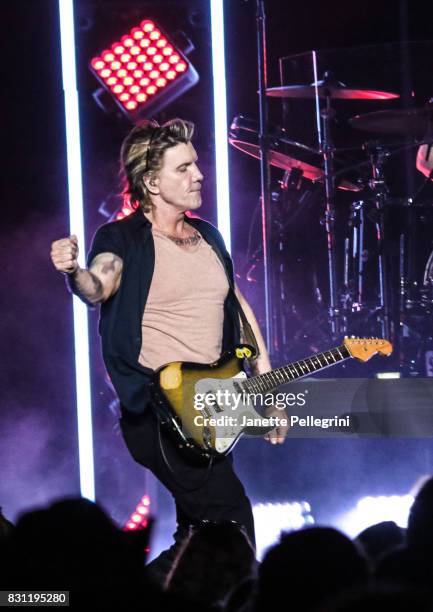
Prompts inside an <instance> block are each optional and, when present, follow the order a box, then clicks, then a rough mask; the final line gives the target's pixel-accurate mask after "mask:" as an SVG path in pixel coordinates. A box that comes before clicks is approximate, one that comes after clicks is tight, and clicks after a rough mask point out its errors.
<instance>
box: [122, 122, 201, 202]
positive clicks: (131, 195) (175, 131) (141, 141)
mask: <svg viewBox="0 0 433 612" xmlns="http://www.w3.org/2000/svg"><path fill="white" fill-rule="evenodd" d="M193 133H194V124H193V123H191V122H190V121H185V120H183V119H171V120H170V121H166V122H165V123H164V124H163V125H161V126H160V125H158V123H157V122H156V121H143V122H142V123H140V124H139V125H136V126H135V127H134V128H133V129H132V130H131V131H130V132H129V134H128V136H127V137H126V138H125V140H124V141H123V143H122V148H121V151H120V163H121V174H122V177H123V183H124V188H123V192H122V195H123V197H124V199H125V200H126V201H129V203H130V204H131V206H132V207H133V208H138V207H141V209H142V211H143V212H149V211H150V210H151V208H152V206H153V204H152V200H151V198H150V194H149V192H148V190H147V188H146V185H145V184H144V181H143V178H144V176H145V175H146V174H151V173H155V172H158V171H159V170H160V169H161V168H162V158H163V155H164V153H165V151H166V150H167V149H169V148H170V147H175V146H176V145H178V144H180V143H185V144H187V143H188V142H189V141H190V140H191V138H192V136H193Z"/></svg>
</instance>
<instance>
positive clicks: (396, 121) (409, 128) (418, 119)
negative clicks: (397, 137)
mask: <svg viewBox="0 0 433 612" xmlns="http://www.w3.org/2000/svg"><path fill="white" fill-rule="evenodd" d="M349 124H350V125H351V126H352V127H353V128H355V129H357V130H364V131H366V132H378V133H379V134H404V135H406V136H413V137H414V138H422V137H423V136H425V135H426V133H427V132H428V131H429V130H430V129H431V128H433V108H411V109H399V110H384V111H377V112H374V113H366V114H364V115H356V116H355V117H352V119H349Z"/></svg>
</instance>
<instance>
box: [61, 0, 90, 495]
mask: <svg viewBox="0 0 433 612" xmlns="http://www.w3.org/2000/svg"><path fill="white" fill-rule="evenodd" d="M59 14H60V39H61V55H62V78H63V91H64V100H65V123H66V148H67V163H68V192H69V227H70V233H74V234H76V235H77V238H78V244H79V245H80V247H81V252H82V254H81V256H80V259H81V258H82V257H83V252H84V248H85V235H84V213H83V192H82V177H81V148H80V117H79V110H78V91H77V78H76V67H75V35H74V7H73V0H59ZM81 264H82V262H80V265H81ZM82 267H84V265H83V266H82ZM73 312H74V346H75V379H76V390H77V421H78V453H79V469H80V489H81V495H82V496H83V497H86V498H87V499H90V500H92V501H94V500H95V477H94V465H93V431H92V402H91V392H90V368H89V335H88V318H87V307H86V306H85V305H84V304H83V303H82V302H81V301H80V300H79V299H78V298H77V297H76V296H74V298H73Z"/></svg>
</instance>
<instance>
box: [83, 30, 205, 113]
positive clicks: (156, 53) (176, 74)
mask: <svg viewBox="0 0 433 612" xmlns="http://www.w3.org/2000/svg"><path fill="white" fill-rule="evenodd" d="M90 68H91V70H92V72H93V73H94V74H95V76H96V77H97V78H98V80H99V81H100V82H101V83H102V85H103V86H104V87H106V88H107V89H108V90H109V91H110V93H111V94H112V95H113V96H114V98H115V100H116V102H117V104H118V105H119V106H120V108H121V109H122V110H123V111H124V112H125V113H127V114H128V115H130V116H131V118H132V119H135V118H137V119H138V118H139V116H140V114H141V113H142V111H143V110H144V109H145V110H146V114H149V113H150V112H156V110H157V109H158V110H159V109H160V108H162V107H163V106H166V105H167V104H168V103H170V102H171V101H172V100H173V99H174V98H176V97H178V96H179V95H180V94H181V93H183V92H184V91H185V90H186V89H189V88H190V87H192V86H193V85H194V84H195V83H196V82H197V81H198V74H197V72H196V71H195V69H194V67H193V66H192V64H191V63H190V62H189V61H188V60H187V59H186V57H185V56H184V55H183V54H182V52H181V51H180V50H179V49H177V48H176V47H175V45H174V44H173V43H172V42H171V41H170V40H169V39H168V37H167V36H166V35H165V34H164V33H163V31H162V30H161V29H160V28H159V27H158V26H157V24H156V23H155V22H154V21H152V20H151V19H145V20H144V21H142V22H141V23H140V25H139V26H137V27H134V28H132V29H131V30H130V32H129V33H128V34H125V35H124V36H121V37H120V40H119V41H116V42H114V43H112V44H111V46H110V48H107V49H105V50H103V51H102V52H101V53H100V54H99V55H98V56H96V57H93V58H92V60H91V61H90Z"/></svg>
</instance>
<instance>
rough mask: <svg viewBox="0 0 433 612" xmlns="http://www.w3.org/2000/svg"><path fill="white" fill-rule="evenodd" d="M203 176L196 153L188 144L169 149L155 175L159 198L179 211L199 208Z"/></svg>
mask: <svg viewBox="0 0 433 612" xmlns="http://www.w3.org/2000/svg"><path fill="white" fill-rule="evenodd" d="M202 181H203V175H202V173H201V172H200V170H199V168H198V166H197V153H196V151H195V149H194V147H193V146H192V144H191V143H190V142H188V144H184V143H180V144H178V145H176V146H174V147H170V148H169V149H167V150H166V151H165V153H164V156H163V159H162V168H161V170H160V171H159V172H158V173H157V175H156V180H155V182H156V186H157V189H158V191H159V193H158V195H159V197H160V198H161V199H162V200H164V202H166V203H167V204H171V205H172V206H174V207H175V208H177V209H178V210H179V211H182V212H183V211H187V210H195V209H196V208H199V207H200V206H201V192H200V190H201V182H202Z"/></svg>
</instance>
